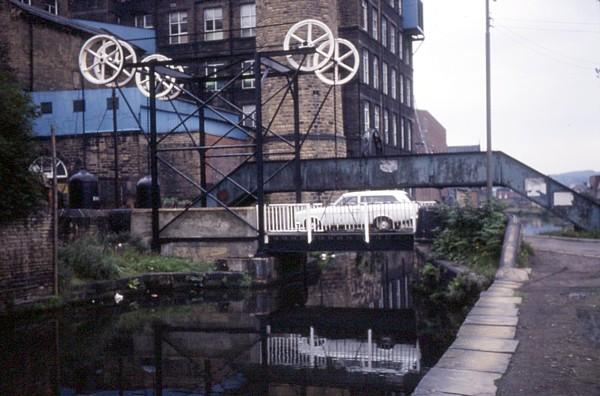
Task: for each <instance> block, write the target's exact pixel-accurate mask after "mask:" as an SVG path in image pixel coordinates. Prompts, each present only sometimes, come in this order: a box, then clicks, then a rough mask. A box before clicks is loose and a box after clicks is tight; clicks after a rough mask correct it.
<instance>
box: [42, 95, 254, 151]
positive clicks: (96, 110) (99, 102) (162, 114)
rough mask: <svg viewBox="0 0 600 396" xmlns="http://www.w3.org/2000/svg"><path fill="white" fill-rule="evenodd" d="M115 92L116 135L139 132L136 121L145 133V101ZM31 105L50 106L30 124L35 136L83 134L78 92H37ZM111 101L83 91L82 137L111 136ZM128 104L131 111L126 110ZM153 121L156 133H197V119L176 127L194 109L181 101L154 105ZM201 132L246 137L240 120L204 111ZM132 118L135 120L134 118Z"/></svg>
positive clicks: (238, 137) (147, 118) (146, 114)
mask: <svg viewBox="0 0 600 396" xmlns="http://www.w3.org/2000/svg"><path fill="white" fill-rule="evenodd" d="M121 92H122V93H123V97H122V96H121V94H120V92H119V91H117V98H119V99H118V101H119V108H118V110H117V128H118V130H119V131H120V132H131V131H139V130H140V127H139V125H138V122H137V121H136V118H137V119H138V120H139V122H140V124H141V127H142V130H143V131H145V132H148V131H149V126H150V112H149V105H150V103H149V99H148V98H146V97H145V96H144V95H142V93H141V92H140V91H139V90H138V89H137V88H122V89H121ZM31 96H32V99H33V102H34V103H35V104H36V105H37V106H40V105H41V103H44V102H51V103H52V113H51V114H41V115H40V116H39V117H38V118H37V119H36V120H35V122H34V125H33V131H34V134H35V135H36V136H49V135H50V126H51V125H54V126H55V129H56V134H57V135H75V134H81V133H83V130H82V128H83V114H84V113H82V112H74V111H73V102H74V101H75V100H79V99H81V98H82V95H81V91H80V90H69V91H38V92H33V93H32V94H31ZM111 97H112V93H111V90H110V89H89V90H86V91H85V101H86V111H85V133H98V132H112V131H113V119H112V110H109V109H107V99H110V98H111ZM127 102H128V103H129V105H130V107H131V109H132V110H133V114H132V111H131V110H130V109H129V107H128V106H127ZM156 107H157V112H156V121H157V131H158V133H166V132H170V131H171V130H172V129H173V128H176V129H175V131H176V132H185V131H186V127H187V129H188V130H190V131H197V130H198V123H199V118H198V116H197V115H195V116H192V117H189V119H187V120H186V121H185V126H184V125H179V124H180V123H181V121H182V120H185V119H186V118H188V116H189V115H191V114H194V112H195V111H196V109H197V107H196V105H195V104H194V103H191V102H187V101H184V100H174V101H172V102H168V101H161V100H157V101H156ZM204 114H205V121H206V123H205V130H206V132H207V133H208V134H210V135H215V136H223V135H224V134H226V133H227V132H229V131H230V130H232V129H233V130H232V131H231V132H230V133H229V134H228V135H227V136H228V137H231V138H233V139H240V140H245V139H247V135H246V134H245V133H244V132H242V131H241V130H240V129H239V128H237V127H235V124H237V122H238V121H239V119H240V116H239V115H237V114H234V113H231V112H228V111H225V110H218V114H220V116H219V115H218V114H217V113H216V112H215V111H213V110H210V109H205V112H204ZM134 115H135V116H134Z"/></svg>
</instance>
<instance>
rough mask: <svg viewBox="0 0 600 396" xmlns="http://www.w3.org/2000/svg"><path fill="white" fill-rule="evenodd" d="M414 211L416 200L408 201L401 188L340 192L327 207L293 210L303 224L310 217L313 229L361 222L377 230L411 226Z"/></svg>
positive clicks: (415, 210) (324, 228)
mask: <svg viewBox="0 0 600 396" xmlns="http://www.w3.org/2000/svg"><path fill="white" fill-rule="evenodd" d="M418 211H419V205H418V203H417V202H414V201H411V200H410V198H409V197H408V194H407V193H406V192H405V191H401V190H382V191H356V192H350V193H345V194H342V196H341V197H339V198H338V199H337V200H336V201H335V202H334V203H333V204H332V205H330V206H317V207H312V208H310V209H305V210H300V211H298V212H296V213H295V221H296V225H298V226H300V227H305V226H306V225H307V224H309V222H308V219H311V223H312V224H313V225H312V228H313V229H314V230H315V231H324V230H328V229H332V228H333V229H353V228H357V227H360V226H362V225H364V224H365V222H368V224H370V225H372V226H374V227H375V228H377V229H378V230H381V231H391V230H399V229H403V228H411V227H413V226H414V224H413V223H414V221H415V219H416V217H417V213H418ZM367 218H368V220H367Z"/></svg>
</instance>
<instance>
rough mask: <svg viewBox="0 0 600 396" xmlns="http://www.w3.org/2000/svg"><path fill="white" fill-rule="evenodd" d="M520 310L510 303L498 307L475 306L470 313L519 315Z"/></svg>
mask: <svg viewBox="0 0 600 396" xmlns="http://www.w3.org/2000/svg"><path fill="white" fill-rule="evenodd" d="M518 314H519V310H518V309H517V308H514V306H512V307H511V306H510V305H501V306H498V307H489V308H488V307H473V309H471V311H470V312H469V315H484V316H494V315H497V316H517V315H518Z"/></svg>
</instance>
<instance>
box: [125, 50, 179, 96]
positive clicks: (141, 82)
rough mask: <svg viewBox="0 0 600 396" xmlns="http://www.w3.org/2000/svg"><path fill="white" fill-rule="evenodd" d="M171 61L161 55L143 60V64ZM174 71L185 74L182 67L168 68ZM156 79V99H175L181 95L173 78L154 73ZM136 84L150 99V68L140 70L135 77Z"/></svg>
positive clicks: (149, 56) (153, 55)
mask: <svg viewBox="0 0 600 396" xmlns="http://www.w3.org/2000/svg"><path fill="white" fill-rule="evenodd" d="M153 60H155V61H159V62H162V61H170V60H171V58H169V57H167V56H165V55H161V54H152V55H148V56H147V57H145V58H144V59H142V63H148V62H150V61H153ZM166 67H169V68H171V69H173V70H177V71H179V72H183V67H181V66H173V65H169V66H166ZM154 79H155V81H156V84H155V85H156V98H157V99H162V100H168V99H175V98H176V97H177V96H179V94H181V88H180V87H179V86H178V85H177V80H176V79H175V77H172V76H163V75H162V74H160V73H158V72H156V71H155V72H154ZM135 83H136V85H137V87H138V89H139V90H140V92H142V94H143V95H144V96H146V97H150V68H149V67H143V68H141V70H138V73H137V74H136V75H135Z"/></svg>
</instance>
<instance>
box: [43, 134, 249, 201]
mask: <svg viewBox="0 0 600 396" xmlns="http://www.w3.org/2000/svg"><path fill="white" fill-rule="evenodd" d="M193 135H194V139H195V140H196V141H197V140H198V134H197V133H195V134H193ZM217 138H218V137H217V136H214V135H206V144H207V145H212V144H213V143H214V142H215V141H216V139H217ZM86 139H87V149H84V144H85V143H84V138H83V137H82V136H73V135H70V136H58V137H57V139H56V151H57V156H58V158H59V159H60V160H62V161H63V162H64V163H65V165H66V167H67V170H68V171H69V175H73V174H74V173H76V172H77V171H78V170H79V169H81V167H82V166H83V164H84V153H85V163H86V169H87V170H88V171H90V172H92V173H93V174H95V175H96V176H97V177H98V179H99V184H100V201H101V205H102V206H103V207H107V208H110V207H114V144H113V136H112V134H110V133H100V134H89V135H88V136H87V138H86ZM37 141H38V147H39V152H40V154H42V155H49V154H50V142H49V139H48V138H38V140H37ZM239 143H240V141H238V140H233V139H228V138H225V139H222V140H221V142H220V143H219V144H220V145H227V144H239ZM192 145H193V144H192V140H191V139H190V137H189V136H188V135H187V134H186V133H173V134H172V135H170V136H169V137H167V138H166V139H165V140H164V141H163V142H161V143H160V145H159V148H163V149H164V148H176V147H186V146H187V147H189V146H192ZM118 150H119V179H120V181H121V183H120V186H121V196H122V197H123V205H124V206H128V207H133V205H134V203H135V187H136V183H137V182H138V180H139V179H141V178H142V177H144V176H146V175H148V174H149V166H148V143H147V141H146V138H145V137H144V136H143V135H142V134H140V133H120V134H119V137H118ZM232 151H235V152H240V151H241V149H222V150H207V156H211V155H213V154H226V153H228V152H232ZM159 155H160V157H161V158H164V159H166V160H167V161H169V163H171V164H172V165H174V166H175V167H176V168H177V169H178V170H180V171H181V172H183V173H184V174H185V175H186V176H188V177H190V178H191V179H193V180H194V181H195V182H196V183H198V184H199V183H200V157H199V155H198V153H197V152H196V151H193V150H188V151H179V152H163V153H160V154H159ZM241 160H242V158H241V157H225V158H210V159H208V160H207V162H208V163H209V164H211V165H212V166H214V167H215V168H216V169H218V170H219V171H220V172H222V173H224V174H227V173H229V172H230V171H231V170H233V169H234V168H235V167H236V166H237V165H238V163H239V162H240V161H241ZM221 177H222V176H220V175H219V174H218V172H217V171H215V170H213V169H212V168H210V167H209V166H207V170H206V179H207V183H208V184H211V183H215V182H216V181H218V180H219V179H221ZM159 183H160V186H161V196H162V197H163V198H175V199H178V200H190V199H192V198H194V197H195V196H197V195H198V193H199V190H198V189H197V188H195V187H194V186H192V185H191V184H190V183H188V182H186V181H185V180H184V179H183V178H182V177H181V176H179V175H177V174H176V172H174V171H173V170H170V169H169V168H168V167H167V166H165V165H163V164H161V163H159Z"/></svg>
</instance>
